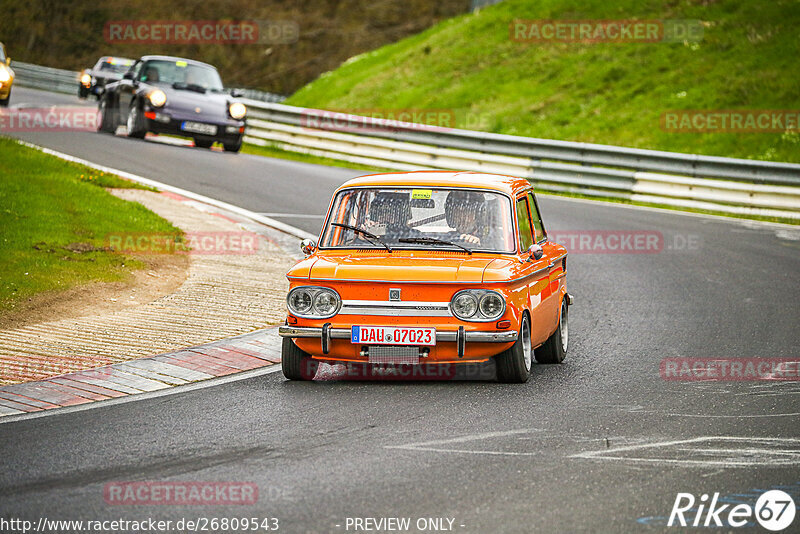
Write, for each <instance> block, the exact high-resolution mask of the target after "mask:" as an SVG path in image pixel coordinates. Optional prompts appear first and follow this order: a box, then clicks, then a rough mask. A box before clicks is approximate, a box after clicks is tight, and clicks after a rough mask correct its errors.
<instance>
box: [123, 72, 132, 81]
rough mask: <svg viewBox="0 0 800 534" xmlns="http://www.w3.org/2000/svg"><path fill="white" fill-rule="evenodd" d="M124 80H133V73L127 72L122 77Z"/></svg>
mask: <svg viewBox="0 0 800 534" xmlns="http://www.w3.org/2000/svg"><path fill="white" fill-rule="evenodd" d="M122 79H123V80H132V79H133V73H132V72H131V71H128V72H126V73H125V74H123V75H122Z"/></svg>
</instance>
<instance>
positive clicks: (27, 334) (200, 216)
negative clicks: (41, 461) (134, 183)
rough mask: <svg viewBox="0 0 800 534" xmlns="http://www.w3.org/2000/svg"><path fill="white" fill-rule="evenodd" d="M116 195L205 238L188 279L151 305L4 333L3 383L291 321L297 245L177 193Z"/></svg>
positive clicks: (0, 340) (0, 350)
mask: <svg viewBox="0 0 800 534" xmlns="http://www.w3.org/2000/svg"><path fill="white" fill-rule="evenodd" d="M114 194H116V195H118V196H120V197H122V198H124V199H126V200H131V201H135V202H140V203H142V204H143V205H144V206H145V207H147V208H148V209H150V210H152V211H154V212H155V213H157V214H158V215H160V216H162V217H164V218H165V219H167V220H169V221H171V222H172V223H173V224H175V225H176V226H177V227H179V228H181V229H182V230H183V231H184V232H186V234H187V237H189V238H190V241H189V242H190V243H192V241H191V238H195V239H196V240H197V241H196V244H197V245H198V246H196V247H193V252H192V253H191V254H189V257H190V261H189V271H188V276H187V278H186V281H185V282H184V283H183V284H182V285H181V286H180V287H179V288H178V289H177V291H175V292H174V293H171V294H167V295H163V296H161V297H159V298H156V299H155V300H152V301H150V302H146V303H142V304H141V305H135V306H127V307H121V308H120V309H119V310H117V311H108V312H102V313H98V314H96V315H86V316H81V317H77V318H65V319H60V320H55V321H48V322H42V323H37V324H31V325H26V326H23V327H19V328H13V329H7V330H2V331H0V385H4V384H14V383H20V382H27V381H32V380H41V379H44V378H48V377H52V376H57V375H62V374H66V373H71V372H75V371H79V370H84V369H93V368H97V367H101V366H105V365H108V364H112V363H116V362H123V361H128V360H133V359H137V358H144V357H148V356H152V355H154V354H161V353H165V352H170V351H176V350H179V349H183V348H186V347H192V346H196V345H202V344H205V343H209V342H212V341H215V340H219V339H223V338H227V337H231V336H236V335H240V334H244V333H247V332H251V331H254V330H257V329H261V328H265V327H267V326H270V325H275V324H278V323H279V322H281V321H282V320H283V319H284V317H285V300H284V299H285V295H286V290H287V288H288V283H287V281H286V278H285V273H286V271H287V270H288V268H289V267H290V266H291V265H292V263H293V262H294V261H295V260H296V259H297V257H298V253H299V249H298V247H297V239H296V238H291V237H289V236H287V235H285V234H282V233H280V232H277V231H275V230H272V229H270V228H266V227H264V226H262V225H258V224H255V223H253V222H251V221H249V220H245V219H243V218H242V217H240V216H238V215H233V214H229V213H223V212H222V210H220V209H218V208H213V207H209V206H207V205H205V204H201V203H199V202H195V201H192V200H189V199H186V198H183V197H180V196H178V195H175V194H171V193H154V192H149V191H142V190H136V189H125V190H115V191H114ZM134 237H137V236H134ZM124 238H126V236H123V239H124ZM203 239H205V241H203ZM253 243H255V245H253Z"/></svg>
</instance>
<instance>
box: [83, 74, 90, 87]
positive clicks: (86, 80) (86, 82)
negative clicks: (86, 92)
mask: <svg viewBox="0 0 800 534" xmlns="http://www.w3.org/2000/svg"><path fill="white" fill-rule="evenodd" d="M81 83H82V84H83V85H85V86H86V87H89V86H90V85H92V75H91V74H89V73H84V74H83V75H82V76H81Z"/></svg>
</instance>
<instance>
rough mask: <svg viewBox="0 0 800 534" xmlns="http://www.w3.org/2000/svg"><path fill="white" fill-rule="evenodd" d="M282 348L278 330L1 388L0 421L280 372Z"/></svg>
mask: <svg viewBox="0 0 800 534" xmlns="http://www.w3.org/2000/svg"><path fill="white" fill-rule="evenodd" d="M280 347H281V338H280V336H278V329H277V327H272V328H268V329H265V330H257V331H255V332H250V333H248V334H244V335H241V336H236V337H232V338H228V339H224V340H221V341H215V342H213V343H209V344H206V345H201V346H198V347H192V348H188V349H182V350H179V351H176V352H170V353H166V354H160V355H158V356H153V357H150V358H142V359H139V360H130V361H127V362H121V363H116V364H113V365H108V366H105V367H99V368H97V369H89V370H86V371H79V372H75V373H69V374H65V375H59V376H54V377H51V378H47V379H45V380H39V381H36V382H26V383H23V384H13V385H9V386H2V387H0V422H11V421H12V420H19V419H28V418H30V417H28V416H31V415H34V414H36V415H39V414H41V415H44V413H43V412H47V411H48V410H55V409H62V410H59V411H60V412H61V411H64V410H63V409H66V408H69V407H78V406H82V405H88V404H91V403H96V402H99V401H109V402H112V401H113V400H117V401H119V400H120V399H122V398H125V397H130V396H138V395H142V394H148V393H149V394H151V395H150V396H153V395H152V394H153V393H158V392H161V391H163V390H168V389H171V390H173V392H174V393H179V392H182V391H186V390H187V388H189V387H190V386H192V385H197V384H198V383H201V382H206V381H208V383H207V385H208V386H211V385H216V384H219V383H220V380H218V379H221V378H223V377H227V376H228V375H234V374H235V375H236V379H244V378H249V377H251V376H258V375H262V374H266V373H270V372H274V371H278V370H280V365H275V364H277V363H280V361H281V349H280ZM224 381H225V382H227V381H229V380H224ZM176 386H177V387H176ZM191 389H196V388H191ZM103 404H105V403H103Z"/></svg>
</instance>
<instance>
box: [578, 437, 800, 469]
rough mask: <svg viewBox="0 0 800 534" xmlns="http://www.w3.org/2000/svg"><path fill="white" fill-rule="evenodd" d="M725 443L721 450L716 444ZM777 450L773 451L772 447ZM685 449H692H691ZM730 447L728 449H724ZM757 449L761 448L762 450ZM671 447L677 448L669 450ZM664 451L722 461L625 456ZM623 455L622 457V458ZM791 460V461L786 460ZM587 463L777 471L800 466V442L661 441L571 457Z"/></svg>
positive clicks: (747, 439) (749, 439) (742, 439)
mask: <svg viewBox="0 0 800 534" xmlns="http://www.w3.org/2000/svg"><path fill="white" fill-rule="evenodd" d="M715 442H722V443H723V444H722V445H720V446H719V447H714V446H713V443H715ZM725 442H732V443H743V444H745V446H743V447H741V448H736V447H730V444H725ZM699 443H704V444H705V443H708V444H710V445H712V446H710V447H709V446H700V447H692V446H691V445H692V444H699ZM773 444H774V445H775V447H770V445H773ZM686 445H689V446H688V447H687V446H686ZM725 445H727V446H725ZM758 445H761V447H759V446H758ZM780 446H795V447H796V448H795V449H786V448H778V447H780ZM670 447H674V448H673V449H670ZM657 449H663V454H664V455H665V456H666V455H670V453H672V454H671V455H673V456H677V455H678V454H675V453H680V455H681V456H691V455H692V454H697V455H702V454H716V455H719V457H720V458H719V459H713V460H712V459H689V458H665V457H661V458H657V457H642V456H638V457H637V456H635V455H632V456H626V455H625V454H624V453H636V452H641V451H645V450H649V451H652V450H657ZM620 453H622V454H620ZM786 456H788V458H787V457H786ZM569 458H580V459H584V460H614V461H624V462H631V463H648V464H671V465H680V466H686V467H755V466H768V467H778V466H786V465H798V464H800V439H795V438H760V437H743V436H703V437H699V438H692V439H682V440H675V441H662V442H657V443H647V444H642V445H629V446H625V447H616V448H613V449H601V450H595V451H588V452H582V453H579V454H574V455H571V456H569Z"/></svg>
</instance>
